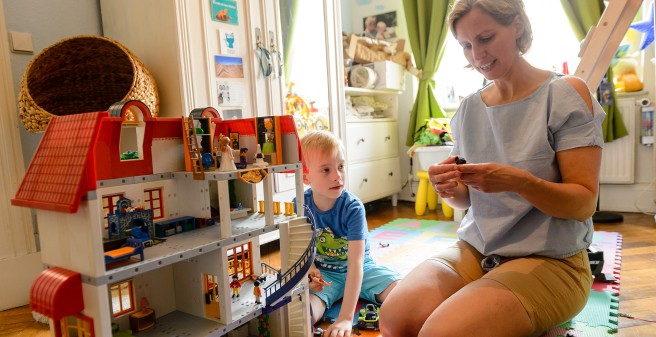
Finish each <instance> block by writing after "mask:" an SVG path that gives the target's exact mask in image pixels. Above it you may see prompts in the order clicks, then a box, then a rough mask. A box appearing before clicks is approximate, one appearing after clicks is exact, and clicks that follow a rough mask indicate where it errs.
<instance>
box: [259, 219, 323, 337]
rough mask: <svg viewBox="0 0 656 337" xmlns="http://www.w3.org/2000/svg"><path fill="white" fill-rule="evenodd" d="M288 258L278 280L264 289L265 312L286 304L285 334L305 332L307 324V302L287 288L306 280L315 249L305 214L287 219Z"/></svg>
mask: <svg viewBox="0 0 656 337" xmlns="http://www.w3.org/2000/svg"><path fill="white" fill-rule="evenodd" d="M288 237H289V239H288V240H289V258H288V263H287V265H288V266H291V267H290V268H289V269H288V270H283V271H282V273H281V274H279V277H278V280H277V281H276V282H274V283H273V284H271V285H269V286H267V287H266V288H265V289H264V296H265V298H266V308H265V309H264V311H265V312H267V311H268V312H270V311H274V310H276V309H278V308H280V307H281V306H283V305H288V308H287V309H288V317H289V320H290V322H289V323H290V331H289V334H288V336H290V337H292V336H307V335H308V331H310V330H311V326H310V325H309V324H310V323H309V322H310V319H309V304H308V303H307V299H304V300H301V299H300V298H299V297H298V296H294V297H292V296H290V295H289V294H290V292H291V291H292V290H293V289H294V288H296V287H297V286H298V284H299V283H301V282H306V278H307V272H308V270H309V269H310V266H311V265H312V263H314V257H315V252H316V237H315V235H314V226H313V225H312V224H310V223H309V222H308V221H307V218H305V217H299V218H296V219H293V220H290V221H289V236H288Z"/></svg>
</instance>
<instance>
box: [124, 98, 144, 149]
mask: <svg viewBox="0 0 656 337" xmlns="http://www.w3.org/2000/svg"><path fill="white" fill-rule="evenodd" d="M145 129H146V123H145V122H144V120H143V114H142V113H141V110H139V108H138V107H136V106H132V107H130V108H128V110H127V111H126V112H125V115H124V116H123V124H122V127H121V141H120V144H119V148H120V152H121V160H125V161H127V160H138V159H143V141H144V132H145Z"/></svg>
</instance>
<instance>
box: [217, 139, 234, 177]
mask: <svg viewBox="0 0 656 337" xmlns="http://www.w3.org/2000/svg"><path fill="white" fill-rule="evenodd" d="M219 152H221V164H220V166H219V171H221V172H226V171H235V170H237V167H236V166H235V157H234V156H233V155H232V148H231V147H230V138H228V137H226V136H224V135H219Z"/></svg>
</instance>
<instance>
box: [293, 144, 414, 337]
mask: <svg viewBox="0 0 656 337" xmlns="http://www.w3.org/2000/svg"><path fill="white" fill-rule="evenodd" d="M301 151H302V157H303V169H304V175H303V181H304V182H305V184H306V185H309V186H310V188H309V189H308V190H307V191H305V196H304V198H305V199H304V200H305V208H306V216H307V217H308V219H309V220H310V221H312V222H313V223H314V225H315V227H316V229H317V255H316V259H315V262H314V265H313V266H312V267H311V268H310V271H309V278H310V294H311V295H310V308H311V311H312V321H313V323H316V322H317V321H319V320H320V319H321V317H322V316H323V314H324V312H325V311H326V310H327V309H329V308H330V307H331V306H332V305H333V304H334V303H335V302H336V301H338V300H339V299H342V308H341V310H340V312H339V316H338V318H337V320H336V321H335V322H334V323H333V324H332V325H331V326H330V327H329V328H328V329H327V330H326V334H325V335H326V336H331V335H335V336H350V334H351V329H352V327H353V313H354V312H355V309H356V308H355V307H356V305H357V302H358V298H360V297H361V298H363V299H365V300H368V301H371V302H374V303H379V304H380V303H382V302H383V301H384V300H385V297H387V294H389V292H390V291H391V290H392V288H394V286H396V284H397V283H398V280H400V279H401V276H400V275H399V274H398V273H397V272H395V271H392V270H390V269H388V268H386V267H383V266H379V265H376V262H375V261H374V260H373V259H372V258H371V257H370V256H369V242H368V241H367V230H368V228H367V220H366V218H365V210H364V206H363V204H362V202H361V201H360V200H359V199H358V198H357V197H356V196H354V195H353V194H351V193H350V192H349V191H347V190H345V189H344V183H345V181H346V173H345V171H344V149H343V145H342V143H341V141H340V140H339V139H338V138H336V137H335V136H334V135H333V134H332V133H329V132H326V131H311V132H309V133H307V134H306V135H305V136H304V137H303V138H302V139H301ZM333 332H335V334H333Z"/></svg>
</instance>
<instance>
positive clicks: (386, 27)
mask: <svg viewBox="0 0 656 337" xmlns="http://www.w3.org/2000/svg"><path fill="white" fill-rule="evenodd" d="M397 26H398V23H397V20H396V11H392V12H387V13H383V14H377V15H369V16H365V17H364V18H362V30H363V32H364V36H366V37H370V38H372V39H379V40H394V39H396V27H397Z"/></svg>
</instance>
